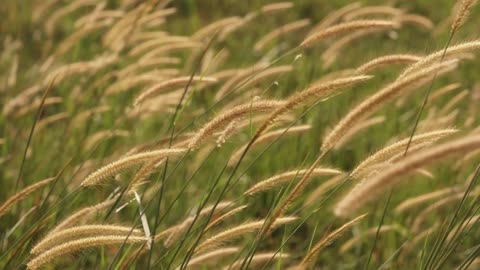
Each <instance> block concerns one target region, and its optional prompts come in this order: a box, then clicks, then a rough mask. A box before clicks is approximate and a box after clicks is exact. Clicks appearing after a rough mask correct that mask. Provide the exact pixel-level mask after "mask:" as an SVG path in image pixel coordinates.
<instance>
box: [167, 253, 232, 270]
mask: <svg viewBox="0 0 480 270" xmlns="http://www.w3.org/2000/svg"><path fill="white" fill-rule="evenodd" d="M238 252H240V249H239V248H237V247H224V248H219V249H216V250H212V251H210V252H207V253H205V254H202V255H199V256H195V257H193V258H192V259H191V260H189V261H188V263H187V265H185V267H184V268H183V269H190V268H194V267H198V265H201V264H204V265H211V264H216V263H218V261H219V260H220V259H221V258H222V257H224V256H228V255H232V254H235V253H238ZM176 269H177V270H180V269H181V267H177V268H176Z"/></svg>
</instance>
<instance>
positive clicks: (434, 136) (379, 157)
mask: <svg viewBox="0 0 480 270" xmlns="http://www.w3.org/2000/svg"><path fill="white" fill-rule="evenodd" d="M456 132H458V130H457V129H442V130H435V131H432V132H426V133H422V134H417V135H415V136H414V137H413V138H412V140H411V145H412V146H415V145H419V144H425V143H427V144H430V143H433V142H435V141H436V140H439V139H441V138H443V137H445V136H449V135H452V134H454V133H456ZM409 140H410V138H406V139H403V140H400V141H398V142H395V143H393V144H390V145H388V146H385V147H384V148H382V149H380V150H378V151H377V152H375V153H374V154H373V155H371V156H370V157H368V158H367V159H365V160H364V161H362V162H361V163H360V164H358V165H357V167H355V169H353V170H352V172H351V173H350V177H352V178H357V177H358V176H359V175H361V174H362V171H364V170H366V169H368V167H369V166H372V165H375V164H378V163H380V162H383V161H386V160H388V159H390V158H392V157H393V156H394V155H396V154H398V153H401V152H403V151H405V147H406V146H407V144H408V142H409Z"/></svg>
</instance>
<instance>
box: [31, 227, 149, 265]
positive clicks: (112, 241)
mask: <svg viewBox="0 0 480 270" xmlns="http://www.w3.org/2000/svg"><path fill="white" fill-rule="evenodd" d="M147 240H148V239H147V238H145V237H140V236H129V237H128V238H127V237H126V236H124V235H120V236H119V235H109V236H97V237H87V238H82V239H78V240H73V241H68V242H66V243H64V244H61V245H58V246H55V247H53V248H51V249H49V250H47V251H45V252H43V253H41V254H40V255H38V256H37V257H35V258H33V259H32V260H31V261H30V262H28V263H27V269H38V268H40V267H42V266H43V265H45V264H46V263H49V262H51V261H53V260H54V259H55V258H57V257H60V256H63V255H67V254H71V253H74V252H77V251H80V250H83V249H88V248H92V247H96V246H111V245H116V244H122V243H129V244H134V243H142V242H145V241H147Z"/></svg>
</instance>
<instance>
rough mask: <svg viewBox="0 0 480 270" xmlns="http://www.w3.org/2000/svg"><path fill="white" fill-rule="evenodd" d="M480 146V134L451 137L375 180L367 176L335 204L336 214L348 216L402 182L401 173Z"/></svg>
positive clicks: (395, 165)
mask: <svg viewBox="0 0 480 270" xmlns="http://www.w3.org/2000/svg"><path fill="white" fill-rule="evenodd" d="M477 148H480V136H478V135H476V136H475V135H473V136H467V137H464V138H460V139H456V140H452V141H449V142H446V143H443V144H440V145H437V146H434V147H432V148H430V149H426V150H423V151H418V152H417V153H414V154H411V155H410V156H407V157H406V158H404V159H403V160H401V161H400V162H397V163H396V164H394V165H393V166H391V167H390V168H388V169H386V170H385V171H383V172H381V173H379V174H378V175H376V176H375V177H373V178H372V179H364V180H363V181H362V182H361V183H359V184H358V185H357V186H356V187H355V188H353V189H352V190H351V191H350V192H349V193H348V194H347V195H346V196H344V197H343V198H342V199H341V200H340V202H338V203H337V204H336V206H335V209H334V213H335V215H337V216H346V215H349V214H351V213H352V212H354V211H355V210H357V209H358V208H360V207H362V206H363V205H364V204H365V203H367V202H368V201H371V200H373V199H375V198H376V197H378V195H380V193H382V191H384V190H385V189H387V188H390V187H392V186H394V185H396V184H398V183H399V182H400V181H401V176H403V175H405V174H407V173H409V172H411V171H412V170H415V169H418V168H420V167H422V166H425V165H427V164H430V163H432V162H434V161H436V160H439V159H443V158H446V157H448V156H451V155H453V154H459V153H466V152H469V151H472V150H475V149H477Z"/></svg>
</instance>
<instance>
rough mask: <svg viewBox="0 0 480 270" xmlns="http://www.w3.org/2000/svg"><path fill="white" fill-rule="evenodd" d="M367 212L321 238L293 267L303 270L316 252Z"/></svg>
mask: <svg viewBox="0 0 480 270" xmlns="http://www.w3.org/2000/svg"><path fill="white" fill-rule="evenodd" d="M366 216H367V214H363V215H361V216H358V217H356V218H354V219H352V220H351V221H349V222H347V223H345V224H343V225H342V226H341V227H340V228H338V229H336V230H335V231H333V232H332V233H330V234H328V235H327V236H325V237H324V238H322V239H321V240H320V241H319V242H318V243H317V244H315V246H314V247H313V248H312V249H311V250H310V251H309V252H308V253H307V255H306V256H305V257H304V258H303V260H302V261H301V262H300V264H298V265H297V267H296V268H295V269H296V270H303V269H306V268H307V267H308V265H309V264H310V263H311V262H312V261H313V259H314V258H315V256H317V255H318V253H319V252H320V251H321V250H322V249H324V248H325V247H327V246H329V245H330V244H331V243H332V242H333V241H334V240H335V239H337V238H338V237H340V236H341V235H342V233H343V232H344V231H346V230H347V229H349V228H350V227H352V226H353V225H354V224H356V223H358V222H360V221H361V220H362V219H363V218H364V217H366Z"/></svg>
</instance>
